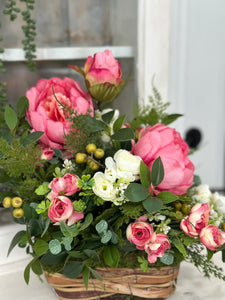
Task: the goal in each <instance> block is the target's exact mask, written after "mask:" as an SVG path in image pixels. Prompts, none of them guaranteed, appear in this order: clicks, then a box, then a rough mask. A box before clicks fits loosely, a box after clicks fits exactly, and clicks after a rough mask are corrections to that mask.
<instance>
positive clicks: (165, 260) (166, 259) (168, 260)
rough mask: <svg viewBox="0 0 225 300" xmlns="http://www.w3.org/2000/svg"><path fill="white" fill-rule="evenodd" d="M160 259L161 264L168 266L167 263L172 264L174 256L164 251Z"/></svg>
mask: <svg viewBox="0 0 225 300" xmlns="http://www.w3.org/2000/svg"><path fill="white" fill-rule="evenodd" d="M160 261H161V262H162V263H163V264H165V265H167V266H169V265H172V264H173V262H174V257H173V255H172V254H170V253H165V254H164V255H163V257H160Z"/></svg>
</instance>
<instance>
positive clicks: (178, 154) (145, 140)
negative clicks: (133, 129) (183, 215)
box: [133, 124, 194, 195]
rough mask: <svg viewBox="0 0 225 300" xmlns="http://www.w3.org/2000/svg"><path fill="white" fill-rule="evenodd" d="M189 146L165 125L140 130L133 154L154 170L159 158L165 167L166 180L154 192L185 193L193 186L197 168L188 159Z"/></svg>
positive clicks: (173, 130)
mask: <svg viewBox="0 0 225 300" xmlns="http://www.w3.org/2000/svg"><path fill="white" fill-rule="evenodd" d="M188 152H189V148H188V145H187V144H186V143H185V142H184V140H183V139H182V138H181V136H180V134H179V133H178V132H177V131H176V130H175V129H172V128H170V127H167V126H165V125H163V124H156V125H155V126H153V127H150V126H149V127H147V128H146V129H145V130H144V131H141V137H140V139H139V141H138V142H137V143H136V144H135V145H134V147H133V153H134V154H135V155H138V156H140V157H141V158H142V160H143V161H144V163H145V164H146V165H148V167H149V169H151V167H152V164H153V162H154V161H155V159H157V158H158V157H159V156H160V158H161V160H162V163H163V166H164V179H163V181H162V182H161V183H160V184H159V185H158V186H157V187H156V188H155V193H156V194H158V193H160V192H162V191H169V192H172V193H174V194H176V195H182V194H185V193H186V192H187V190H188V188H189V187H190V186H191V185H192V184H193V173H194V165H193V163H192V162H191V161H190V160H189V158H188Z"/></svg>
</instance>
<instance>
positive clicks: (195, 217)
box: [180, 203, 210, 237]
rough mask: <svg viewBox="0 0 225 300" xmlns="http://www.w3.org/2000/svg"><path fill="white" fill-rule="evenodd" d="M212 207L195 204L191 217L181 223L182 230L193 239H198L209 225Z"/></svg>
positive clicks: (205, 204)
mask: <svg viewBox="0 0 225 300" xmlns="http://www.w3.org/2000/svg"><path fill="white" fill-rule="evenodd" d="M209 215H210V207H209V204H208V203H203V204H201V203H197V204H195V205H194V206H193V207H192V209H191V211H190V214H189V216H187V217H186V218H184V219H183V220H182V221H181V222H180V228H181V229H182V230H183V232H184V233H186V234H187V235H189V236H191V237H198V236H199V234H200V233H201V231H202V230H203V228H205V227H206V226H207V225H208V223H209Z"/></svg>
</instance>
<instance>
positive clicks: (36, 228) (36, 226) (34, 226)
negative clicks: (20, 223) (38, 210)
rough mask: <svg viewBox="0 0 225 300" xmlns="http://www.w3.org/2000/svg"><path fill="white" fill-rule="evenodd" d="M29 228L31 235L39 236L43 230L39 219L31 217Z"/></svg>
mask: <svg viewBox="0 0 225 300" xmlns="http://www.w3.org/2000/svg"><path fill="white" fill-rule="evenodd" d="M29 230H30V235H31V236H38V235H40V234H41V232H42V228H41V225H40V222H39V221H38V220H37V219H30V221H29Z"/></svg>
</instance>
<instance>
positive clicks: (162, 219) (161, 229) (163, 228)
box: [149, 213, 171, 234]
mask: <svg viewBox="0 0 225 300" xmlns="http://www.w3.org/2000/svg"><path fill="white" fill-rule="evenodd" d="M149 221H150V222H153V221H156V222H157V223H159V224H154V225H153V226H154V227H156V231H157V232H158V233H164V234H167V233H168V232H169V231H170V229H171V227H170V226H168V224H169V223H170V222H171V220H170V219H166V216H164V215H161V214H159V213H157V214H155V215H154V216H152V217H151V218H150V219H149Z"/></svg>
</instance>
